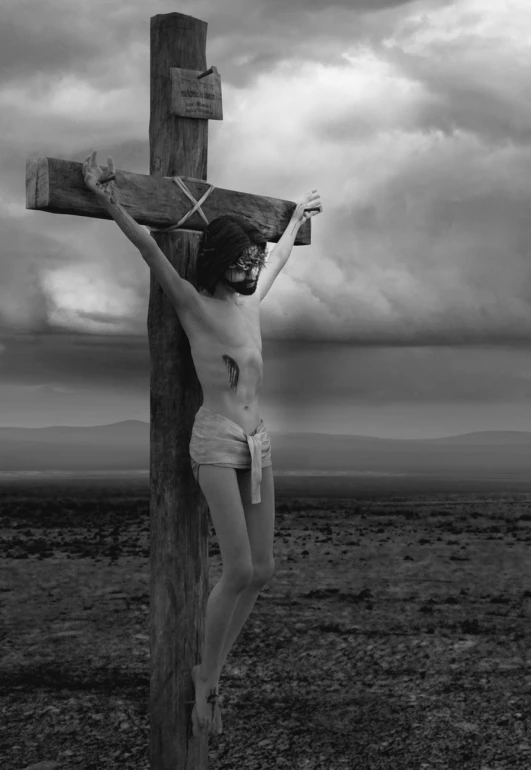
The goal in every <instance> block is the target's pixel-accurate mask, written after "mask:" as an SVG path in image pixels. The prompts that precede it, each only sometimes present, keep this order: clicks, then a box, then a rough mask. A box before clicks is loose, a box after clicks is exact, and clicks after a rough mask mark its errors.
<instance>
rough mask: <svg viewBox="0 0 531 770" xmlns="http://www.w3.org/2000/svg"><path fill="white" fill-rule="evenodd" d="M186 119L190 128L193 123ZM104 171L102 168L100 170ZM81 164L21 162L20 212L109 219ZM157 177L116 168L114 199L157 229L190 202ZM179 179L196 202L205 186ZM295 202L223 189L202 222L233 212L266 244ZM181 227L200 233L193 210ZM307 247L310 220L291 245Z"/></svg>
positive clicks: (177, 216) (172, 184)
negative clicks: (23, 202)
mask: <svg viewBox="0 0 531 770" xmlns="http://www.w3.org/2000/svg"><path fill="white" fill-rule="evenodd" d="M170 118H171V119H172V120H186V121H187V122H190V123H191V124H192V125H193V122H194V121H195V119H188V118H174V117H172V116H170ZM176 146H177V147H179V146H186V148H187V149H186V151H187V153H188V154H190V148H189V146H188V145H184V134H181V135H180V136H179V137H176ZM102 168H106V166H102ZM82 169H83V164H82V163H78V162H77V161H71V160H62V159H59V158H30V159H29V160H28V161H27V164H26V208H29V209H38V210H39V211H49V212H52V213H53V214H75V215H77V216H80V217H97V218H99V219H112V217H111V215H110V214H108V213H107V211H106V210H105V209H104V208H103V207H102V206H101V204H100V202H99V201H98V199H97V198H96V196H95V195H94V193H93V192H92V191H91V190H89V189H88V187H87V186H86V185H85V181H84V179H83V171H82ZM161 176H170V174H161V173H159V172H157V173H155V172H152V174H151V175H147V174H134V173H132V172H130V171H121V170H120V169H117V170H116V190H117V195H118V200H119V202H120V203H121V205H122V206H123V207H124V208H125V209H126V211H127V212H128V213H129V214H130V215H131V216H132V217H133V219H135V220H136V221H137V222H138V223H139V224H142V225H148V226H149V227H154V228H162V227H169V226H170V225H172V224H174V223H176V222H178V221H179V220H180V219H181V217H183V216H184V214H185V213H186V212H187V211H189V210H190V208H191V207H192V203H191V201H190V200H189V199H188V198H187V196H186V195H185V194H184V193H183V192H182V190H181V189H180V188H179V187H178V186H177V185H176V184H175V182H173V181H172V180H171V179H161V178H160V177H161ZM184 180H185V182H186V184H187V186H188V188H189V189H190V192H191V193H192V195H194V197H195V199H196V200H198V199H199V198H200V197H201V196H202V195H203V193H204V192H206V190H207V189H208V187H209V186H210V183H209V182H206V181H203V180H200V179H199V178H198V176H197V174H195V173H194V174H189V175H186V176H185V177H184ZM295 206H296V204H295V203H294V202H293V201H287V200H282V199H281V198H269V197H266V196H264V195H253V194H251V193H244V192H237V191H235V190H226V189H225V188H222V187H216V188H215V189H214V190H213V191H212V192H211V194H210V195H209V197H208V198H207V199H206V201H205V203H204V204H203V206H202V208H203V211H204V213H205V216H206V217H207V219H208V220H209V222H210V221H212V219H215V217H219V216H221V215H222V214H228V213H236V214H242V215H243V216H246V217H249V218H250V219H251V220H252V221H253V223H254V224H256V225H257V226H258V227H259V228H260V229H261V230H262V232H263V233H264V235H265V238H266V240H268V241H270V242H272V243H276V242H277V241H278V239H279V238H280V236H281V235H282V233H283V232H284V230H285V229H286V227H287V226H288V224H289V220H290V218H291V215H292V213H293V211H294V209H295ZM183 229H185V230H198V231H202V230H204V229H205V222H204V221H203V219H202V218H201V216H200V215H199V214H198V213H197V212H196V213H195V214H193V215H192V216H191V217H190V219H188V221H187V222H185V224H184V226H183ZM309 243H311V221H310V220H307V221H306V222H305V223H304V225H303V226H302V227H301V228H300V229H299V232H298V234H297V239H296V240H295V245H298V246H302V245H308V244H309Z"/></svg>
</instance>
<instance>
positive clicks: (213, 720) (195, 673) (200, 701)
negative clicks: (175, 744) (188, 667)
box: [192, 665, 223, 738]
mask: <svg viewBox="0 0 531 770" xmlns="http://www.w3.org/2000/svg"><path fill="white" fill-rule="evenodd" d="M200 668H201V667H200V666H199V665H197V666H194V667H193V668H192V681H193V683H194V688H195V705H194V708H193V710H192V722H193V734H194V736H195V737H196V738H198V737H199V736H200V734H201V733H200V730H201V729H202V728H203V727H206V728H207V731H208V732H209V733H213V732H215V731H216V730H217V732H218V733H221V732H223V725H222V723H221V712H220V710H219V705H218V702H217V688H216V687H212V686H211V684H210V682H208V681H205V680H204V679H202V678H201V675H200Z"/></svg>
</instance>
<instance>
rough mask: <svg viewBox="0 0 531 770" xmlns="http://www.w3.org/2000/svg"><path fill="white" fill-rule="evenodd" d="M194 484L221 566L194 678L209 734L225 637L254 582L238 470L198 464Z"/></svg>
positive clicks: (200, 715) (199, 709) (200, 718)
mask: <svg viewBox="0 0 531 770" xmlns="http://www.w3.org/2000/svg"><path fill="white" fill-rule="evenodd" d="M198 480H199V486H200V487H201V490H202V492H203V494H204V496H205V498H206V501H207V504H208V507H209V509H210V516H211V518H212V523H213V524H214V529H215V530H216V535H217V537H218V542H219V548H220V551H221V558H222V562H223V572H222V575H221V578H220V580H219V581H218V583H217V584H216V585H215V586H214V588H213V589H212V592H211V593H210V596H209V597H208V601H207V607H206V619H205V636H204V643H203V653H202V658H201V665H200V667H199V669H198V670H197V676H196V679H195V682H196V699H195V700H196V710H197V717H198V721H199V724H200V725H201V726H203V725H204V726H206V727H207V728H208V730H209V731H211V730H212V720H211V708H210V706H209V705H208V704H207V702H206V698H207V697H208V695H209V692H210V691H211V690H212V689H213V688H215V686H216V684H217V680H218V676H219V675H218V671H219V670H220V665H221V656H222V653H223V644H224V641H225V637H226V634H227V631H228V628H229V626H230V623H231V619H232V616H233V613H234V609H235V607H236V604H237V601H238V598H239V597H240V595H241V593H242V591H244V590H245V588H246V587H247V586H248V585H249V583H250V581H251V579H252V576H253V561H252V552H251V546H250V543H249V538H248V535H247V526H246V523H245V515H244V510H243V505H242V501H241V497H240V490H239V487H238V482H237V479H236V471H235V470H234V469H233V468H222V467H220V466H217V465H201V467H200V471H199V479H198Z"/></svg>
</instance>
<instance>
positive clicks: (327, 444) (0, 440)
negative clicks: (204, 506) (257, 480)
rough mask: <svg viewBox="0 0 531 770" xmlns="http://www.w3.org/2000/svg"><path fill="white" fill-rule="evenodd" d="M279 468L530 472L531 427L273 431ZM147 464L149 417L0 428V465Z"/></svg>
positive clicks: (118, 467) (78, 466) (522, 474)
mask: <svg viewBox="0 0 531 770" xmlns="http://www.w3.org/2000/svg"><path fill="white" fill-rule="evenodd" d="M270 435H271V444H272V455H273V467H274V468H275V469H276V470H280V471H289V470H290V471H294V470H301V471H305V472H309V471H352V472H381V473H405V474H408V473H414V474H426V475H433V474H435V475H440V474H452V475H457V476H461V475H463V476H466V475H476V474H480V475H483V474H485V473H487V474H488V473H496V474H503V475H506V476H515V477H528V478H531V432H528V431H481V432H476V433H465V434H462V435H458V436H449V437H447V438H432V439H387V438H374V437H371V436H348V435H332V434H326V433H289V434H283V433H277V432H273V431H270ZM148 467H149V423H146V422H141V421H139V420H126V421H124V422H117V423H112V424H111V425H97V426H94V427H69V426H58V427H49V428H0V471H22V470H42V471H44V470H70V471H73V470H86V471H89V470H140V469H146V470H147V469H148Z"/></svg>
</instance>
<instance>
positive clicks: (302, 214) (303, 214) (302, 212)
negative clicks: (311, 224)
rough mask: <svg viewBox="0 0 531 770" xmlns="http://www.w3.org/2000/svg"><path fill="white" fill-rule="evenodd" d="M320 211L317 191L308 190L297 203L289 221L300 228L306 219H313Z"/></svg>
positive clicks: (320, 206) (319, 197) (320, 205)
mask: <svg viewBox="0 0 531 770" xmlns="http://www.w3.org/2000/svg"><path fill="white" fill-rule="evenodd" d="M322 210H323V206H322V204H321V196H320V195H319V193H318V192H317V190H310V192H307V193H305V194H304V195H303V196H302V198H301V199H300V201H299V202H298V203H297V206H296V207H295V211H294V212H293V214H292V217H291V221H292V222H293V223H294V224H295V223H296V224H298V225H299V226H300V225H302V224H303V223H304V222H306V220H307V219H310V218H311V217H314V216H315V215H316V214H320V213H321V212H322Z"/></svg>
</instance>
